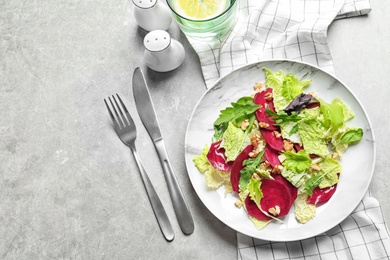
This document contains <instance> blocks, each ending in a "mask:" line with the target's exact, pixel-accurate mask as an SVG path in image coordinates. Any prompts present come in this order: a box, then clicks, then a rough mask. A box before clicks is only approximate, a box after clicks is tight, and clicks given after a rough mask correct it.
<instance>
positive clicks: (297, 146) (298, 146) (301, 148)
mask: <svg viewBox="0 0 390 260" xmlns="http://www.w3.org/2000/svg"><path fill="white" fill-rule="evenodd" d="M294 149H295V151H296V152H299V151H300V150H303V147H302V146H300V145H299V144H294Z"/></svg>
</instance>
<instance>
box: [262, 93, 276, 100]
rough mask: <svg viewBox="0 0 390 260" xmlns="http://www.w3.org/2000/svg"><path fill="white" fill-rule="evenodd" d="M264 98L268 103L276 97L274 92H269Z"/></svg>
mask: <svg viewBox="0 0 390 260" xmlns="http://www.w3.org/2000/svg"><path fill="white" fill-rule="evenodd" d="M264 98H265V100H267V101H272V100H273V99H274V95H273V94H272V92H268V93H266V94H265V95H264Z"/></svg>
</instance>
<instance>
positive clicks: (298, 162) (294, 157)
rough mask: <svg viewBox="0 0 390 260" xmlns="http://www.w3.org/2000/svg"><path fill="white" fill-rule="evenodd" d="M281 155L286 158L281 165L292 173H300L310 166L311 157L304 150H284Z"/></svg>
mask: <svg viewBox="0 0 390 260" xmlns="http://www.w3.org/2000/svg"><path fill="white" fill-rule="evenodd" d="M283 155H284V156H285V157H286V159H285V160H284V161H283V163H282V164H283V166H285V167H286V168H287V169H289V170H290V171H292V172H294V173H300V172H304V171H306V170H308V169H309V168H310V166H311V163H312V162H311V159H310V156H309V154H308V152H307V151H306V150H300V151H299V152H297V153H296V152H292V151H288V152H284V153H283Z"/></svg>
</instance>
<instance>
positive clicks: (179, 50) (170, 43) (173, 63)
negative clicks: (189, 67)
mask: <svg viewBox="0 0 390 260" xmlns="http://www.w3.org/2000/svg"><path fill="white" fill-rule="evenodd" d="M144 46H145V51H144V60H145V63H146V65H147V66H148V67H149V68H150V69H152V70H155V71H158V72H167V71H171V70H174V69H176V68H177V67H179V66H180V65H181V64H182V63H183V61H184V58H185V51H184V47H183V45H182V44H181V43H180V42H178V41H176V40H175V39H172V38H171V36H170V35H169V33H167V32H166V31H163V30H154V31H151V32H149V33H148V34H147V35H146V36H145V38H144Z"/></svg>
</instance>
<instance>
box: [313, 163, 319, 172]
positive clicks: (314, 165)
mask: <svg viewBox="0 0 390 260" xmlns="http://www.w3.org/2000/svg"><path fill="white" fill-rule="evenodd" d="M311 168H312V169H313V170H316V171H319V170H321V167H320V166H319V165H318V164H316V163H315V164H312V165H311Z"/></svg>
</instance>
